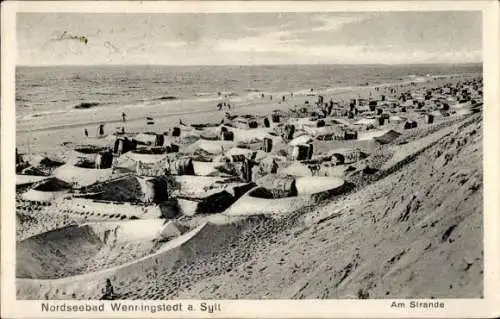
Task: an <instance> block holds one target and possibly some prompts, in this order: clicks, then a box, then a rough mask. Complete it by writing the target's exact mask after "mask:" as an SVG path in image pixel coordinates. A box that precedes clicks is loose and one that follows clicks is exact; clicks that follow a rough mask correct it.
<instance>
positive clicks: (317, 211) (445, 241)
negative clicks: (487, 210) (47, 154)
mask: <svg viewBox="0 0 500 319" xmlns="http://www.w3.org/2000/svg"><path fill="white" fill-rule="evenodd" d="M481 127H482V126H481V118H480V116H474V117H472V118H469V119H466V120H463V121H462V122H461V123H460V125H459V126H457V127H455V128H454V129H453V130H452V132H451V133H450V134H449V135H447V136H446V137H445V138H443V139H441V140H438V141H437V142H436V141H431V143H433V144H430V145H427V148H424V150H423V151H421V152H419V153H417V154H409V155H415V156H410V158H408V159H407V161H408V162H405V163H404V165H396V169H397V170H396V171H395V172H393V173H392V174H390V175H388V176H386V177H384V178H382V179H380V180H378V181H375V182H374V183H373V184H371V185H368V186H366V187H365V188H363V189H361V190H360V191H357V192H352V193H350V194H347V195H343V196H339V197H337V198H335V200H332V201H330V202H328V203H326V204H323V205H321V207H315V208H313V207H305V208H302V209H300V210H298V211H296V212H295V213H292V214H290V215H289V216H288V217H286V218H283V219H279V220H275V219H269V218H265V217H254V218H250V219H246V220H243V221H239V222H236V223H230V224H226V225H215V224H210V223H209V224H207V225H205V226H203V227H202V228H201V229H199V230H198V231H197V233H196V234H195V235H194V237H193V238H191V240H188V241H186V242H185V243H184V244H182V245H180V246H178V247H177V248H174V249H170V250H168V251H166V252H165V253H160V254H157V255H154V256H150V257H147V258H145V259H141V260H139V261H136V262H133V263H131V264H127V265H124V266H122V267H119V268H117V269H109V270H107V271H104V272H101V273H94V274H88V275H84V276H79V277H69V278H63V279H60V280H50V281H48V280H45V281H44V280H26V279H18V282H17V284H18V288H17V289H18V296H20V297H21V296H22V298H29V299H31V298H42V299H43V298H49V299H59V298H60V299H71V298H77V299H81V298H84V299H85V298H99V296H100V289H101V288H102V287H103V285H104V280H105V278H111V280H112V282H113V283H114V285H115V291H116V292H117V293H118V295H119V298H132V299H165V298H202V299H203V298H221V299H233V298H257V299H258V298H355V299H356V298H416V297H422V298H424V297H425V298H430V297H441V298H444V297H464V298H465V297H481V296H482V272H483V256H482V249H480V248H479V247H482V238H483V236H482V181H481V179H482V168H481V154H482V147H481V138H482V129H481ZM382 176H383V175H382ZM214 234H217V236H214Z"/></svg>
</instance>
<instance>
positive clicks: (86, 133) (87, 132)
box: [84, 129, 89, 137]
mask: <svg viewBox="0 0 500 319" xmlns="http://www.w3.org/2000/svg"><path fill="white" fill-rule="evenodd" d="M84 133H85V136H86V137H89V131H88V130H87V129H85V131H84Z"/></svg>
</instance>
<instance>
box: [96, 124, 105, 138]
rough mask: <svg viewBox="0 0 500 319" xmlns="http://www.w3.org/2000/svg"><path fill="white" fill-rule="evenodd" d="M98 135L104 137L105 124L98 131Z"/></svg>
mask: <svg viewBox="0 0 500 319" xmlns="http://www.w3.org/2000/svg"><path fill="white" fill-rule="evenodd" d="M97 135H98V136H103V135H104V124H100V125H99V128H98V129H97Z"/></svg>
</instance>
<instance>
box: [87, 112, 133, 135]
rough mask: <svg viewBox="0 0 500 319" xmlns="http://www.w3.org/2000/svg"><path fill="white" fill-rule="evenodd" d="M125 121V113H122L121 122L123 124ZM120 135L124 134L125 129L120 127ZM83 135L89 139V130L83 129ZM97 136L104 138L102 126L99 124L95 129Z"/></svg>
mask: <svg viewBox="0 0 500 319" xmlns="http://www.w3.org/2000/svg"><path fill="white" fill-rule="evenodd" d="M126 121H127V114H126V113H125V112H122V122H123V123H125V122H126ZM121 131H122V133H125V127H123V126H122V127H121ZM83 134H85V137H89V130H88V129H87V128H85V129H84V130H83ZM97 136H101V137H102V136H104V124H99V126H98V127H97Z"/></svg>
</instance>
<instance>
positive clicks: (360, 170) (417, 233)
mask: <svg viewBox="0 0 500 319" xmlns="http://www.w3.org/2000/svg"><path fill="white" fill-rule="evenodd" d="M478 79H479V77H478V75H477V74H476V75H455V76H450V77H435V78H432V77H427V78H426V79H425V81H420V82H418V81H404V82H396V83H395V84H393V85H391V86H389V85H379V86H375V85H367V86H363V87H353V88H345V89H342V90H341V91H336V92H335V93H334V94H332V93H331V92H332V91H324V92H314V93H306V92H307V88H304V90H303V91H302V92H301V93H300V92H299V93H295V94H294V95H293V97H292V96H286V97H285V102H277V101H276V100H277V99H278V100H279V95H277V94H273V100H271V99H270V98H259V99H256V100H249V101H242V100H241V99H239V100H236V98H235V100H231V99H229V100H228V101H229V102H230V103H231V104H232V108H231V111H230V113H231V120H228V119H227V116H226V114H225V111H219V110H217V107H216V106H217V104H216V103H215V102H216V101H214V100H210V101H206V100H205V101H200V100H197V101H196V100H185V101H180V100H179V101H168V102H165V103H161V104H159V105H154V106H148V107H142V108H139V107H122V108H114V107H113V108H112V107H97V108H95V109H88V110H76V109H75V110H71V111H70V112H66V113H62V112H56V113H54V114H50V116H48V115H47V116H46V117H44V116H40V117H26V118H24V119H23V120H22V121H21V120H19V119H18V127H17V129H18V132H17V147H18V150H19V151H20V152H21V153H24V158H25V161H27V162H29V161H33V158H36V156H35V155H38V157H39V156H40V155H44V156H45V155H48V156H49V157H50V158H51V159H52V160H54V161H60V163H59V164H54V165H56V166H55V167H56V168H55V169H53V170H51V172H50V174H49V175H41V176H36V175H29V174H26V173H19V175H18V176H21V177H23V179H19V184H18V186H17V191H18V199H17V215H18V217H17V218H18V223H17V237H18V249H17V254H18V255H17V262H18V267H17V296H18V298H21V299H100V298H104V297H103V296H102V291H103V283H105V282H106V280H108V279H109V280H110V282H112V283H113V285H114V291H115V292H114V294H113V298H114V299H175V298H220V299H243V298H250V299H255V298H257V299H288V298H291V299H303V298H340V299H366V298H396V297H399V298H417V297H433V296H439V297H441V298H446V297H457V296H460V297H464V298H468V297H480V296H482V279H481V278H482V277H481V274H482V271H483V270H482V253H481V250H480V249H477V247H478V246H479V242H480V241H481V240H480V239H481V231H482V228H481V221H482V214H481V211H482V207H481V205H482V204H481V192H480V191H479V190H480V189H481V174H482V173H481V172H482V168H481V161H480V160H479V159H480V156H481V153H482V146H481V142H480V141H481V136H482V118H481V114H480V113H478V112H477V110H478V109H479V108H480V107H481V106H482V103H481V102H480V103H477V102H474V103H475V104H472V103H471V102H470V101H469V103H464V102H460V98H455V97H454V96H452V93H451V92H453V90H454V88H460V90H461V91H460V90H459V89H457V92H458V91H460V94H461V93H462V92H465V91H467V92H471V93H464V94H465V96H468V94H473V95H474V96H475V98H477V97H479V96H480V94H479V93H478V92H480V86H481V85H479V83H481V82H480V80H478ZM448 89H450V93H446V92H448ZM425 92H432V93H426V94H428V95H429V94H430V95H433V96H434V97H435V98H436V101H433V100H427V99H426V100H425V101H427V102H426V103H425V104H423V102H421V101H424V99H423V98H422V97H421V94H423V93H425ZM440 92H441V93H440ZM443 92H444V93H443ZM401 94H407V96H408V99H410V100H411V99H413V100H414V101H415V103H413V102H411V103H406V97H401ZM457 94H458V93H457ZM382 95H384V96H386V97H391V98H392V100H394V101H395V102H394V103H395V105H393V106H390V105H389V104H387V103H386V101H385V100H384V99H385V97H384V98H383V97H382ZM446 95H448V96H451V97H453V99H454V101H455V104H452V106H451V107H450V106H445V103H446V102H444V101H448V100H446V99H445V98H444V97H443V96H446ZM320 96H322V97H321V98H320ZM317 99H324V101H330V100H332V101H335V102H336V103H338V105H340V108H341V109H342V108H343V109H346V110H349V106H348V104H349V103H351V106H350V108H351V110H353V109H355V112H356V114H352V116H337V115H332V114H326V115H324V116H323V118H321V117H319V118H318V116H312V115H306V116H303V117H300V116H299V115H296V114H298V113H296V111H293V112H291V110H297V109H300V108H304V107H305V109H310V110H311V111H310V112H311V114H312V113H314V114H317V112H320V111H321V110H324V109H325V108H326V106H327V105H328V103H326V104H325V105H323V103H316V100H317ZM353 99H354V100H355V101H356V103H355V104H353V102H352V100H353ZM403 99H404V100H405V101H403ZM419 99H420V100H419ZM364 100H366V101H376V102H377V103H380V104H379V105H380V106H377V108H380V111H377V112H378V115H377V114H375V113H376V112H375V111H370V110H369V109H368V108H367V106H366V105H365V106H363V105H361V103H362V101H364ZM469 100H470V98H469ZM306 101H307V103H306ZM417 101H420V102H418V103H417ZM404 103H406V104H404ZM419 103H421V105H419ZM422 105H425V106H424V107H422ZM358 108H359V111H358ZM422 108H423V110H422ZM444 108H448V109H446V110H443V109H444ZM365 109H366V110H365ZM275 110H280V111H281V114H287V115H284V117H283V118H284V120H282V121H283V123H272V125H270V124H269V127H265V126H262V125H263V124H256V125H257V126H258V127H255V128H251V127H250V128H241V125H243V124H242V123H247V124H245V125H248V126H250V124H249V123H250V121H248V120H246V122H241V121H240V119H243V118H244V117H243V116H244V115H247V114H251V115H253V116H254V117H258V116H268V117H270V115H271V114H272V113H273V112H274V111H275ZM447 111H449V113H448V112H447ZM122 112H126V114H127V119H126V122H125V123H124V122H123V121H122V120H121V113H122ZM294 112H295V113H294ZM358 112H359V113H358ZM384 112H387V113H386V114H391V115H390V116H389V115H387V116H386V118H387V119H389V121H388V123H385V122H386V121H385V119H384V116H385V115H383V114H384ZM431 112H434V113H436V114H439V115H441V114H445V115H441V116H437V117H436V119H434V117H432V120H429V118H430V117H429V114H434V113H431ZM294 114H295V115H294ZM346 114H347V111H346ZM377 116H378V117H377ZM146 117H151V118H153V119H154V125H147V124H146V123H147V121H146ZM294 117H297V118H294ZM401 117H402V118H401ZM223 119H225V123H226V125H222V124H220V122H221V120H223ZM380 119H382V121H380ZM390 119H392V120H390ZM149 121H151V120H149ZM179 121H182V123H183V125H181V130H188V128H189V130H192V132H198V133H197V134H199V136H198V137H196V138H195V140H194V142H189V143H187V144H186V145H181V148H180V150H177V151H173V152H172V151H171V150H170V151H168V150H167V149H166V148H161V147H160V148H159V145H156V147H153V146H154V145H153V144H154V143H158V139H159V138H158V136H162V137H161V138H160V140H162V141H163V139H165V141H169V139H172V138H174V137H173V136H170V135H171V134H174V133H172V131H171V129H172V128H173V127H175V126H179V125H180V122H179ZM320 121H323V124H321V125H320V124H319V123H320ZM325 121H326V123H328V124H325ZM375 121H378V123H379V124H377V125H374V124H373V123H375ZM365 122H366V124H359V123H365ZM206 123H218V124H214V126H212V127H210V126H209V127H205V128H201V129H199V130H197V129H196V128H193V127H191V128H190V125H192V124H195V125H196V124H206ZM287 123H288V124H287ZM289 123H294V124H292V125H294V128H295V127H296V130H297V131H296V132H297V134H295V136H298V137H296V138H295V139H293V138H292V139H289V138H287V137H285V135H283V134H288V133H286V132H284V133H282V135H281V136H280V135H277V134H276V133H273V132H275V130H278V128H279V127H287V125H288V126H290V124H289ZM339 123H345V124H339ZM412 123H414V124H412ZM99 124H105V126H104V128H105V133H104V134H102V135H100V136H99V137H96V136H95V135H96V133H95V132H96V129H97V127H98V125H99ZM123 125H124V126H125V128H126V133H132V132H133V133H145V132H154V133H155V134H156V135H147V134H146V135H144V134H143V137H142V138H147V136H150V137H151V136H152V137H154V138H153V139H152V140H151V141H153V144H150V145H144V146H142V148H140V149H137V150H132V151H129V152H128V153H124V154H114V155H113V157H116V159H115V160H116V163H118V164H114V163H115V161H113V164H111V163H110V165H111V167H110V168H100V167H93V166H78V169H77V168H75V167H76V166H75V165H83V164H78V163H80V162H78V161H74V160H75V159H73V158H72V156H74V155H75V154H77V153H78V152H83V151H78V148H77V145H94V146H97V145H99V146H101V147H104V148H107V147H113V146H112V145H113V144H114V142H115V139H118V138H119V137H114V135H113V133H114V131H115V130H116V128H117V127H121V126H123ZM259 125H260V126H259ZM325 125H326V126H325ZM223 127H224V128H225V129H226V131H227V130H229V131H230V132H232V133H233V135H234V136H233V138H234V139H235V141H233V140H221V139H222V138H223V137H224V136H225V135H224V134H222V133H223V132H222V131H221V135H220V136H221V137H218V136H217V135H218V134H219V133H218V132H219V130H221V128H223ZM325 127H326V128H327V129H328V128H330V129H332V130H333V129H335V130H337V131H338V130H339V129H340V130H341V132H342V135H341V136H340V137H339V139H337V137H338V136H336V137H335V139H333V138H332V136H331V134H330V138H329V140H325V139H323V138H319V137H321V136H320V135H318V136H316V135H309V134H315V133H314V132H322V131H321V130H320V129H323V128H325ZM86 128H87V129H88V130H89V132H90V134H89V136H88V137H86V136H85V135H84V134H83V131H84V129H86ZM189 130H188V133H189V132H191V131H189ZM342 130H345V132H351V131H354V132H356V138H354V139H351V140H347V139H346V138H345V136H347V135H345V134H344V131H342ZM164 132H169V133H165V134H164ZM192 132H191V133H192ZM214 132H215V133H214ZM191 133H190V134H191ZM271 133H273V134H274V135H271ZM203 134H205V135H203ZM213 134H216V135H215V136H216V137H215V138H212V137H210V136H212V135H213ZM292 135H293V134H292ZM337 135H338V133H337ZM131 136H132V137H131V138H132V139H133V138H139V137H137V136H141V134H139V135H137V136H136V135H133V134H132V135H131ZM134 136H135V137H134ZM155 136H156V137H155ZM203 136H208V137H203ZM109 138H115V139H109ZM266 139H267V140H271V141H272V143H273V144H272V145H273V148H272V150H271V149H268V150H266V148H265V146H260V145H261V144H262V141H263V140H264V141H265V140H266ZM297 139H299V140H301V142H298V140H297ZM302 140H303V141H302ZM236 141H238V143H239V144H237V143H236ZM256 141H257V142H256ZM294 141H296V142H294ZM162 143H163V145H161V146H164V145H165V142H162ZM294 143H295V144H294ZM221 145H222V147H221ZM303 145H311V146H308V147H309V149H314V151H313V152H312V153H311V154H308V155H306V156H305V157H302V158H299V157H300V156H303V155H301V153H300V152H299V153H294V152H295V150H299V149H301V147H303ZM169 147H170V146H169ZM220 148H222V150H221V149H220ZM158 149H159V150H160V151H159V153H154V152H156V151H155V150H158ZM89 150H90V153H78V154H80V155H78V156H84V157H85V158H87V159H88V158H90V159H92V158H93V157H92V156H94V157H95V155H92V154H93V153H92V151H91V149H89ZM140 150H142V151H140ZM201 150H203V151H201ZM153 151H154V152H153ZM85 152H87V151H85ZM141 152H142V153H141ZM148 152H149V153H148ZM151 152H153V153H151ZM169 152H170V153H169ZM177 152H178V153H179V154H181V153H182V154H187V155H184V157H180V155H178V154H177ZM353 152H354V153H353ZM26 153H29V154H26ZM130 154H132V155H130ZM353 154H354V155H353ZM356 154H357V155H356ZM29 155H31V156H29ZM185 156H188V161H186V160H184V162H182V159H183V158H186V157H185ZM189 156H190V158H189ZM224 156H226V157H224ZM238 156H240V157H242V158H243V162H242V163H237V162H236V161H237V159H238V158H239V157H238ZM349 156H350V157H349ZM176 158H180V159H181V162H175V163H176V164H175V165H174V166H175V170H176V171H175V172H176V173H173V172H174V171H171V169H172V166H171V165H172V164H171V160H176ZM192 158H195V160H194V161H193V159H192ZM224 158H227V159H224ZM229 158H232V159H233V162H231V161H230V160H229ZM350 158H352V159H350ZM250 160H252V161H256V162H257V163H258V165H259V167H262V169H268V168H264V167H268V166H266V165H268V164H265V163H266V160H270V161H271V160H272V163H273V165H276V166H277V171H276V172H272V171H266V172H265V173H264V175H267V174H270V176H272V177H271V182H269V181H267V182H266V181H264V178H263V177H261V178H255V179H254V177H253V175H252V177H248V176H247V175H245V173H243V177H242V175H238V174H236V173H234V172H235V171H234V169H235V167H241V169H243V170H242V172H245V170H244V167H245V166H244V165H250V164H247V163H249V161H250ZM165 161H166V162H165ZM224 161H225V163H226V166H224V167H227V168H225V169H224V170H221V167H220V166H218V165H222V164H218V163H224ZM276 161H277V162H276ZM338 161H342V162H341V163H339V162H338ZM143 162H147V163H149V164H148V165H159V167H160V168H161V170H160V171H159V172H160V173H147V172H148V171H141V170H140V165H143ZM82 163H83V162H82ZM137 163H139V164H140V165H139V164H137ZM141 163H142V164H141ZM179 163H184V164H186V165H184V164H182V165H184V166H182V167H183V168H182V171H181V170H180V167H181V166H179V165H181V164H179ZM188 163H191V164H190V165H191V166H189V165H188ZM192 163H194V164H192ZM36 165H38V166H36ZM36 165H35V164H33V165H32V166H28V168H30V167H37V169H41V167H42V166H40V164H36ZM60 165H62V166H60ZM72 165H73V166H72ZM85 165H89V164H85ZM91 165H94V164H91ZM95 165H97V164H95ZM237 165H240V166H237ZM242 165H243V166H242ZM190 167H191V168H190ZM62 168H64V171H63V169H62ZM189 169H190V171H189V172H188V170H189ZM231 169H233V171H231ZM272 169H273V168H271V170H272ZM108 170H109V174H108ZM167 171H168V173H165V172H167ZM285 172H286V173H285ZM97 173H99V174H101V175H100V177H98V176H97V175H96V174H97ZM280 174H281V175H280ZM72 175H74V176H72ZM85 175H87V176H85ZM30 176H31V178H32V179H33V180H36V181H35V182H34V183H31V182H29V178H30ZM35 177H36V178H35ZM53 177H55V179H54V178H53ZM264 177H265V176H264ZM38 178H42V179H44V180H42V181H40V180H39V179H38ZM89 178H90V179H89ZM87 180H88V181H87ZM65 183H67V184H65ZM148 183H151V184H148ZM162 183H163V184H162ZM278 183H282V184H278ZM43 185H45V186H43ZM148 185H153V186H148ZM162 185H163V186H162ZM43 187H45V188H43ZM148 187H149V188H148ZM59 189H63V190H64V192H62V193H61V194H59V193H50V192H52V191H53V190H59ZM47 190H49V192H47ZM30 192H31V193H30ZM283 192H285V193H286V194H283ZM48 193H50V194H51V195H50V196H53V197H54V198H55V199H53V197H44V196H45V195H46V194H48ZM447 194H460V195H453V196H449V195H447ZM158 196H160V197H158ZM450 211H453V212H454V214H453V215H450V214H449V212H450ZM166 222H168V223H166ZM137 227H139V228H140V229H141V232H138V231H135V230H134V229H136V230H137V229H138V228H137ZM471 238H474V239H473V240H471ZM35 252H36V253H35ZM457 278H459V279H457ZM457 280H458V281H457ZM430 282H432V288H430V285H429V283H430ZM106 298H107V297H106Z"/></svg>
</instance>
